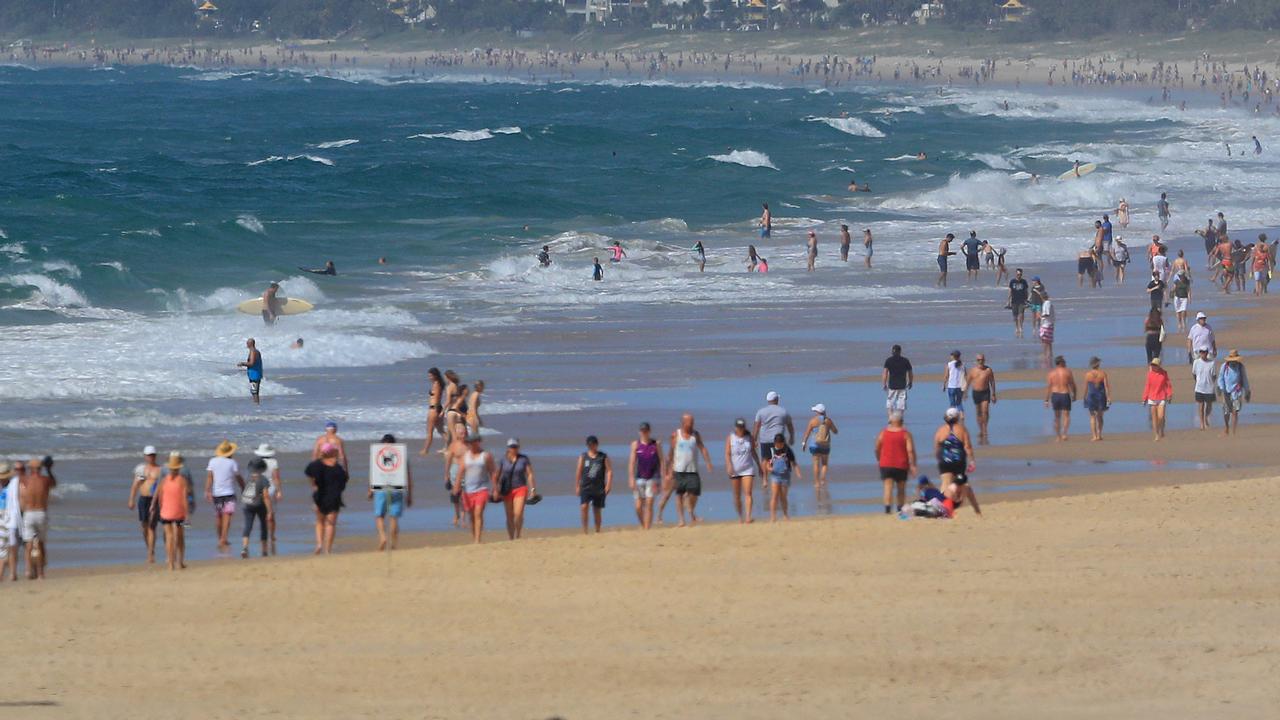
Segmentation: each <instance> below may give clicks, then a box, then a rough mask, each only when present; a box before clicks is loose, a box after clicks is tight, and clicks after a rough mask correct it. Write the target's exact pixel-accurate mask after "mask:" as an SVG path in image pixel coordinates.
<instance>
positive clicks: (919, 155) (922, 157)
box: [916, 152, 929, 160]
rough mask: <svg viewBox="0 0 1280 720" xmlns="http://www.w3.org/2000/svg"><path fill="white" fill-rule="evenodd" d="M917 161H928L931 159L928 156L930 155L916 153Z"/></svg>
mask: <svg viewBox="0 0 1280 720" xmlns="http://www.w3.org/2000/svg"><path fill="white" fill-rule="evenodd" d="M916 159H917V160H928V159H929V156H928V155H925V154H924V152H918V153H916Z"/></svg>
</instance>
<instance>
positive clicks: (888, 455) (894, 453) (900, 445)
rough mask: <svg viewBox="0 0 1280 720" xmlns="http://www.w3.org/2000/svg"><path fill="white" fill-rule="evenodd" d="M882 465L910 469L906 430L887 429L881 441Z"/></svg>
mask: <svg viewBox="0 0 1280 720" xmlns="http://www.w3.org/2000/svg"><path fill="white" fill-rule="evenodd" d="M880 467H883V468H894V469H895V470H908V469H910V468H911V460H910V458H908V457H907V433H906V431H905V430H885V432H884V438H883V439H882V440H881V441H880Z"/></svg>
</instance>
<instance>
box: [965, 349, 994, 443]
mask: <svg viewBox="0 0 1280 720" xmlns="http://www.w3.org/2000/svg"><path fill="white" fill-rule="evenodd" d="M974 362H976V363H977V365H975V366H973V367H971V368H969V370H968V372H966V373H965V385H967V386H968V387H969V391H970V392H971V393H972V394H973V396H972V397H973V409H974V411H975V412H976V413H977V415H978V444H979V445H986V444H987V443H988V438H987V427H988V426H989V425H990V423H991V406H992V405H994V404H995V403H996V402H998V401H999V399H1000V398H999V397H998V396H997V394H996V371H995V370H992V369H991V366H989V365H987V356H986V355H985V354H983V353H978V356H977V357H975V358H974Z"/></svg>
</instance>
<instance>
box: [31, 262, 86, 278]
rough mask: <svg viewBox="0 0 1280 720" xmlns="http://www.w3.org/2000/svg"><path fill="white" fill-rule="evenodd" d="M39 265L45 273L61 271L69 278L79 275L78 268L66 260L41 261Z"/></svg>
mask: <svg viewBox="0 0 1280 720" xmlns="http://www.w3.org/2000/svg"><path fill="white" fill-rule="evenodd" d="M40 267H41V268H42V269H43V270H44V271H45V272H47V273H62V274H63V275H66V276H67V277H69V278H78V277H80V268H78V267H76V266H75V265H72V264H71V263H69V262H67V261H66V260H49V261H47V262H44V263H42V264H41V265H40Z"/></svg>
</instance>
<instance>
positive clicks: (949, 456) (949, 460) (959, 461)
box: [938, 433, 966, 465]
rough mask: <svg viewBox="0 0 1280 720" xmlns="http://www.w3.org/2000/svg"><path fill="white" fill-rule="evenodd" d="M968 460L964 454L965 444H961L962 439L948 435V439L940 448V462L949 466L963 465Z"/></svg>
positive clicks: (952, 434)
mask: <svg viewBox="0 0 1280 720" xmlns="http://www.w3.org/2000/svg"><path fill="white" fill-rule="evenodd" d="M965 460H966V456H965V452H964V443H963V442H960V438H958V437H956V434H955V433H951V434H949V435H947V439H946V440H943V441H942V445H941V446H939V447H938V462H941V463H945V464H948V465H963V464H964V461H965Z"/></svg>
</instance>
